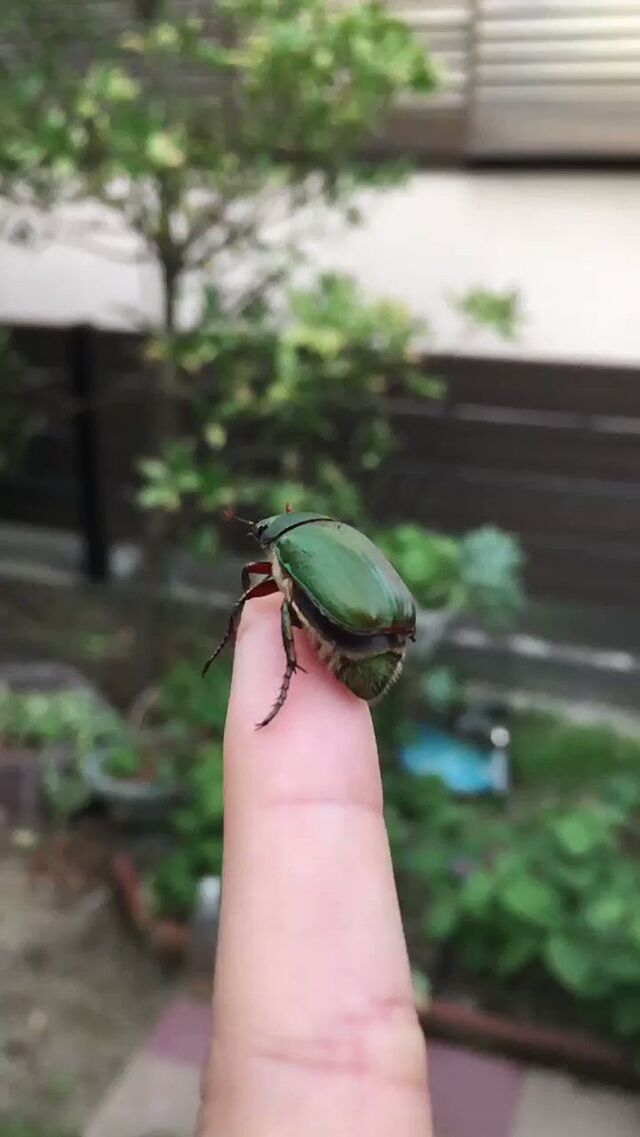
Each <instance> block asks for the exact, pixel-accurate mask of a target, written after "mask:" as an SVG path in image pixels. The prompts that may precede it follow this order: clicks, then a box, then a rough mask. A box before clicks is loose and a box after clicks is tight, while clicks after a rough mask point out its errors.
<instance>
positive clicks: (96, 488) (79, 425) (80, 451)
mask: <svg viewBox="0 0 640 1137" xmlns="http://www.w3.org/2000/svg"><path fill="white" fill-rule="evenodd" d="M94 347H95V331H94V330H93V328H90V327H88V326H87V325H85V324H82V325H78V326H77V327H74V328H71V330H70V333H69V377H70V382H71V394H72V397H73V401H74V404H75V406H76V411H75V414H74V416H73V423H74V458H75V470H76V479H77V485H78V514H79V522H80V532H81V534H82V539H83V546H84V547H83V556H82V569H83V572H84V573H85V574H86V575H87V576H88V577H89V579H90V580H96V581H103V580H106V579H107V576H108V573H109V550H108V543H107V534H106V528H105V511H104V501H103V493H102V490H103V486H102V481H101V478H100V454H99V431H98V412H97V410H96V407H95V367H94V362H95V360H94V350H93V349H94Z"/></svg>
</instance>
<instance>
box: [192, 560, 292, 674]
mask: <svg viewBox="0 0 640 1137" xmlns="http://www.w3.org/2000/svg"><path fill="white" fill-rule="evenodd" d="M277 591H278V585H277V584H276V582H275V580H272V579H271V577H269V578H268V579H267V580H261V581H259V583H258V584H254V586H253V588H248V589H246V591H245V592H243V594H242V596H241V597H240V599H239V600H238V601H237V603H236V605H235V607H234V609H233V611H232V613H231V616H230V617H229V625H228V627H227V630H226V632H225V633H224V635H223V637H222V639H221V640H220V643H219V644H218V646H217V648H216V650H215V651H214V653H213V655H210V656H209V658H208V660H207V662H206V663H205V665H204V667H203V668H202V674H203V675H206V674H207V671H208V670H209V668H210V667H211V664H212V663H213V661H214V659H217V658H218V656H219V655H220V652H221V651H222V650H223V648H225V647H226V646H227V644H228V643H229V640H230V639H231V638H232V637H233V636H234V635H235V633H236V629H237V627H238V624H239V622H240V617H241V615H242V609H243V608H244V606H245V604H246V603H247V600H254V599H255V598H256V597H257V596H271V593H272V592H277Z"/></svg>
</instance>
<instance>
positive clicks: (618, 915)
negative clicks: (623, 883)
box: [584, 892, 627, 932]
mask: <svg viewBox="0 0 640 1137" xmlns="http://www.w3.org/2000/svg"><path fill="white" fill-rule="evenodd" d="M626 915H627V905H626V903H625V899H624V897H622V896H619V895H616V893H615V892H612V893H610V894H607V895H604V896H600V897H598V898H597V899H596V900H594V901H592V902H591V903H590V904H588V905H587V907H586V908H585V914H584V917H585V920H586V922H587V924H588V925H589V927H590V928H593V930H594V931H596V932H608V931H610V930H611V929H612V928H615V927H616V926H617V925H619V924H621V923H622V922H623V920H624V919H625V916H626Z"/></svg>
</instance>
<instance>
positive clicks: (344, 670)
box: [203, 512, 416, 727]
mask: <svg viewBox="0 0 640 1137" xmlns="http://www.w3.org/2000/svg"><path fill="white" fill-rule="evenodd" d="M248 524H249V526H250V530H251V532H252V534H253V536H254V537H255V538H256V539H257V541H258V543H259V544H260V546H261V548H262V549H263V550H264V553H265V558H264V560H261V561H253V562H251V563H250V564H248V565H245V567H244V569H243V570H242V590H243V591H242V596H241V597H240V599H239V600H238V602H237V603H236V605H235V607H234V609H233V611H232V613H231V617H230V619H229V626H228V628H227V631H226V633H225V635H224V637H223V639H222V641H221V642H220V644H219V645H218V647H217V648H216V650H215V651H214V653H213V655H212V656H211V657H210V659H208V660H207V662H206V663H205V665H204V668H203V674H205V673H206V671H207V670H208V668H209V667H210V666H211V664H212V663H213V661H214V659H216V657H217V656H218V655H219V654H220V652H221V651H222V649H223V648H224V647H225V645H226V644H227V643H228V642H229V640H230V639H231V638H232V636H233V635H234V633H235V631H236V628H237V626H238V623H239V620H240V615H241V613H242V609H243V607H244V605H245V604H246V602H247V600H252V599H253V598H254V597H257V596H268V595H269V594H270V593H273V592H281V593H282V610H281V611H282V616H281V627H282V644H283V647H284V653H285V658H286V668H285V672H284V676H283V679H282V685H281V688H280V693H279V695H278V698H277V699H276V701H275V703H274V705H273V707H272V709H271V710H270V712H269V714H268V715H267V717H266V718H265V719H263V721H262V722H261V723H258V727H263V726H267V724H268V723H270V722H271V721H272V719H274V718H275V716H276V715H277V713H278V711H279V710H280V709H281V707H282V706H283V705H284V703H285V701H286V698H287V694H288V691H289V685H290V683H291V678H292V676H293V675H294V673H295V672H296V670H298V663H297V661H296V651H295V644H294V640H293V631H292V629H293V628H294V627H298V628H304V629H305V630H306V632H307V634H308V635H309V638H310V640H311V643H312V644H313V646H314V648H315V649H316V651H317V652H318V654H319V656H320V658H321V659H322V660H324V661H325V662H326V664H327V666H328V667H329V668H330V669H331V671H332V672H333V673H334V675H336V676H337V678H338V679H340V680H341V682H342V683H344V684H345V686H347V687H348V688H349V690H350V691H353V693H354V695H357V696H358V698H360V699H365V700H366V701H367V702H368V703H374V702H377V700H378V699H381V698H382V697H383V695H385V694H386V692H387V691H388V690H389V688H390V687H391V686H392V685H393V684H394V683H395V681H396V679H397V678H398V676H399V675H400V672H401V670H402V664H403V662H404V655H405V649H406V643H407V640H408V639H412V640H415V629H416V606H415V602H414V599H413V597H412V595H411V593H410V592H409V590H408V588H407V587H406V585H405V584H404V582H403V581H402V580H401V579H400V577H399V576H398V574H397V572H396V570H395V569H394V568H393V565H391V564H390V563H389V561H388V560H387V558H386V557H385V556H384V554H383V553H381V552H380V549H378V548H377V546H376V545H374V544H373V542H372V541H370V540H369V538H368V537H365V536H364V534H363V533H360V532H359V530H357V529H354V528H352V526H350V525H343V524H342V522H340V521H334V520H333V519H332V518H331V517H323V516H321V515H320V514H318V513H291V512H287V513H280V514H278V515H277V516H275V517H268V518H266V519H265V520H264V521H259V522H258V523H257V524H255V525H254V524H253V523H248ZM254 576H257V577H259V578H260V579H259V580H258V581H257V583H255V584H252V583H251V580H252V577H254Z"/></svg>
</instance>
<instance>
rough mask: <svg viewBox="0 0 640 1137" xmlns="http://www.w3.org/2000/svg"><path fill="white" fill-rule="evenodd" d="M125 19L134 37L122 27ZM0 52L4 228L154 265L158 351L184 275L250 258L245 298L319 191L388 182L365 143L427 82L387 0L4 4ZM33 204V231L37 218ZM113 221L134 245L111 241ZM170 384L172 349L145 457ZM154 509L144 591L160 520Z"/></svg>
mask: <svg viewBox="0 0 640 1137" xmlns="http://www.w3.org/2000/svg"><path fill="white" fill-rule="evenodd" d="M118 17H120V19H123V23H124V26H125V28H126V29H127V30H126V31H125V32H124V34H119V35H116V34H115V33H114V27H113V26H112V24H111V23H110V21H112V20H114V19H116V18H118ZM123 17H124V18H123ZM98 21H99V22H98ZM120 26H122V24H121V25H120ZM0 45H1V49H0V50H1V54H0V193H1V194H2V195H3V197H4V198H5V200H10V201H11V203H12V205H13V209H12V210H9V211H8V213H6V214H5V228H6V227H7V226H11V229H12V234H13V236H14V237H20V236H27V235H31V236H34V234H35V236H36V237H38V236H40V237H42V235H43V231H44V233H45V235H47V236H48V235H50V233H51V232H53V233H55V235H56V237H57V238H58V239H59V238H61V237H62V238H64V239H67V240H73V241H80V242H82V243H83V244H84V245H85V247H87V248H93V249H99V251H101V252H104V253H105V254H106V255H112V256H116V257H118V256H122V257H125V258H126V259H133V260H139V261H140V262H143V261H150V262H152V263H155V264H156V265H157V267H158V270H159V275H160V278H161V283H162V309H163V311H162V324H163V339H164V345H165V349H166V348H167V346H168V345H169V347H170V345H171V344H172V343H173V341H174V340H175V338H176V333H177V321H178V314H177V305H178V299H179V292H180V287H181V284H182V282H183V280H184V278H185V276H186V275H187V274H190V273H202V274H206V275H207V277H208V278H209V279H212V280H213V281H215V282H216V283H220V282H222V281H223V280H225V279H226V274H227V273H228V271H229V267H230V265H231V266H233V265H237V263H238V259H239V258H240V257H241V256H242V257H250V258H251V262H250V263H251V270H250V274H249V276H250V280H249V284H248V285H247V286H246V287H245V288H244V289H243V288H242V287H241V288H240V292H244V293H245V294H246V293H247V292H249V293H250V295H251V297H252V298H255V297H259V296H260V295H262V293H263V291H264V289H265V288H267V287H268V286H269V285H271V284H273V283H274V282H276V281H278V280H280V279H282V277H283V275H284V274H285V273H286V271H287V269H288V268H289V266H290V264H291V257H292V256H295V253H296V251H297V235H296V233H295V232H294V231H293V229H292V226H291V224H290V221H291V219H292V218H293V217H299V216H300V215H301V213H304V212H305V211H306V210H308V208H309V207H311V206H312V205H314V204H317V203H318V202H326V203H330V204H331V205H332V206H344V207H345V208H346V209H347V210H349V209H350V207H351V199H352V195H353V191H354V190H355V189H356V188H357V187H358V186H361V185H371V184H375V183H376V182H381V181H385V180H386V179H388V177H389V170H387V169H385V168H384V167H381V166H378V167H375V166H371V165H367V164H366V163H365V162H363V161H362V160H360V159H359V158H358V157H357V155H358V153H359V151H360V148H361V147H362V144H363V142H364V141H365V140H366V139H367V138H368V137H369V136H370V135H371V134H372V133H373V132H374V131H375V130H376V129H377V128H378V127H379V125H380V123H381V120H382V119H383V118H384V116H385V115H386V114H387V113H388V111H389V110H390V108H391V106H392V104H393V103H394V101H395V100H396V98H397V97H398V96H399V95H401V94H403V93H406V92H420V93H425V92H429V91H430V90H432V89H433V88H434V86H435V83H436V79H435V74H434V70H433V67H432V65H431V62H430V60H429V58H428V57H427V55H426V54H425V52H424V51H423V49H422V47H421V46H420V44H419V43H418V42H417V40H415V39H414V38H413V36H412V35H411V33H410V31H409V30H408V29H407V28H406V27H405V25H404V24H403V23H402V22H401V21H400V20H398V19H396V18H395V17H394V16H393V15H392V14H391V13H390V12H389V11H388V10H387V8H386V6H385V4H384V3H382V2H381V0H361V2H358V3H354V4H349V5H348V6H345V7H341V8H338V7H336V6H335V5H333V4H331V3H329V2H328V0H217V2H216V3H215V4H213V3H211V4H207V5H203V4H200V3H197V2H196V0H191V2H190V0H158V2H157V3H155V4H148V3H145V4H143V5H141V4H140V3H139V2H138V0H136V2H135V3H133V5H131V4H130V3H129V4H127V3H124V0H121V2H118V0H114V2H113V3H111V4H109V5H103V4H100V5H98V4H96V5H93V4H87V3H86V2H84V0H69V2H68V3H67V2H65V4H60V3H59V0H5V2H4V3H3V6H2V13H1V14H0ZM79 200H81V201H82V202H83V203H86V202H98V203H100V205H101V206H102V211H101V213H100V214H99V218H100V221H99V225H98V226H97V222H96V217H95V215H91V216H89V217H87V216H84V217H83V214H80V215H76V216H73V217H71V218H70V217H69V215H68V214H65V213H64V210H61V208H60V207H61V206H64V205H66V204H68V203H69V202H70V201H79ZM16 205H17V206H19V209H18V211H17V212H16V208H15V207H16ZM42 206H45V207H46V209H47V216H46V222H45V224H44V227H43V225H42V216H41V215H40V217H37V216H36V215H34V213H33V208H34V207H42ZM52 211H53V212H52ZM52 217H53V221H54V225H53V228H52V226H51V219H52ZM114 223H115V224H116V230H117V224H118V223H123V230H122V232H121V233H120V238H121V237H122V236H123V234H124V232H127V233H129V234H130V235H132V237H133V244H128V245H125V246H124V247H123V244H122V240H121V239H119V240H116V241H115V242H113V241H112V242H111V243H110V244H109V243H108V242H107V240H106V238H108V237H113V236H114ZM39 226H40V228H39ZM241 304H242V301H241ZM178 383H179V376H178V370H177V367H176V353H175V352H174V351H172V350H165V351H164V352H163V353H162V366H161V367H159V368H158V372H157V382H156V383H155V385H154V392H153V399H152V406H151V414H150V420H151V421H150V425H151V434H152V443H151V445H152V450H153V452H154V453H155V454H161V453H163V452H164V451H165V450H166V448H167V446H170V445H171V444H172V443H173V442H174V440H175V437H176V434H177V428H178V424H177V420H176V401H175V400H176V394H177V387H178ZM148 504H151V503H150V502H149V501H148ZM150 516H151V523H150V530H149V534H148V543H147V544H148V547H147V566H148V574H149V581H148V585H149V588H150V589H154V588H155V587H157V586H158V585H159V583H160V581H161V580H162V576H163V547H164V545H165V536H166V520H165V518H166V514H164V513H163V512H161V511H158V510H151V513H150Z"/></svg>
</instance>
